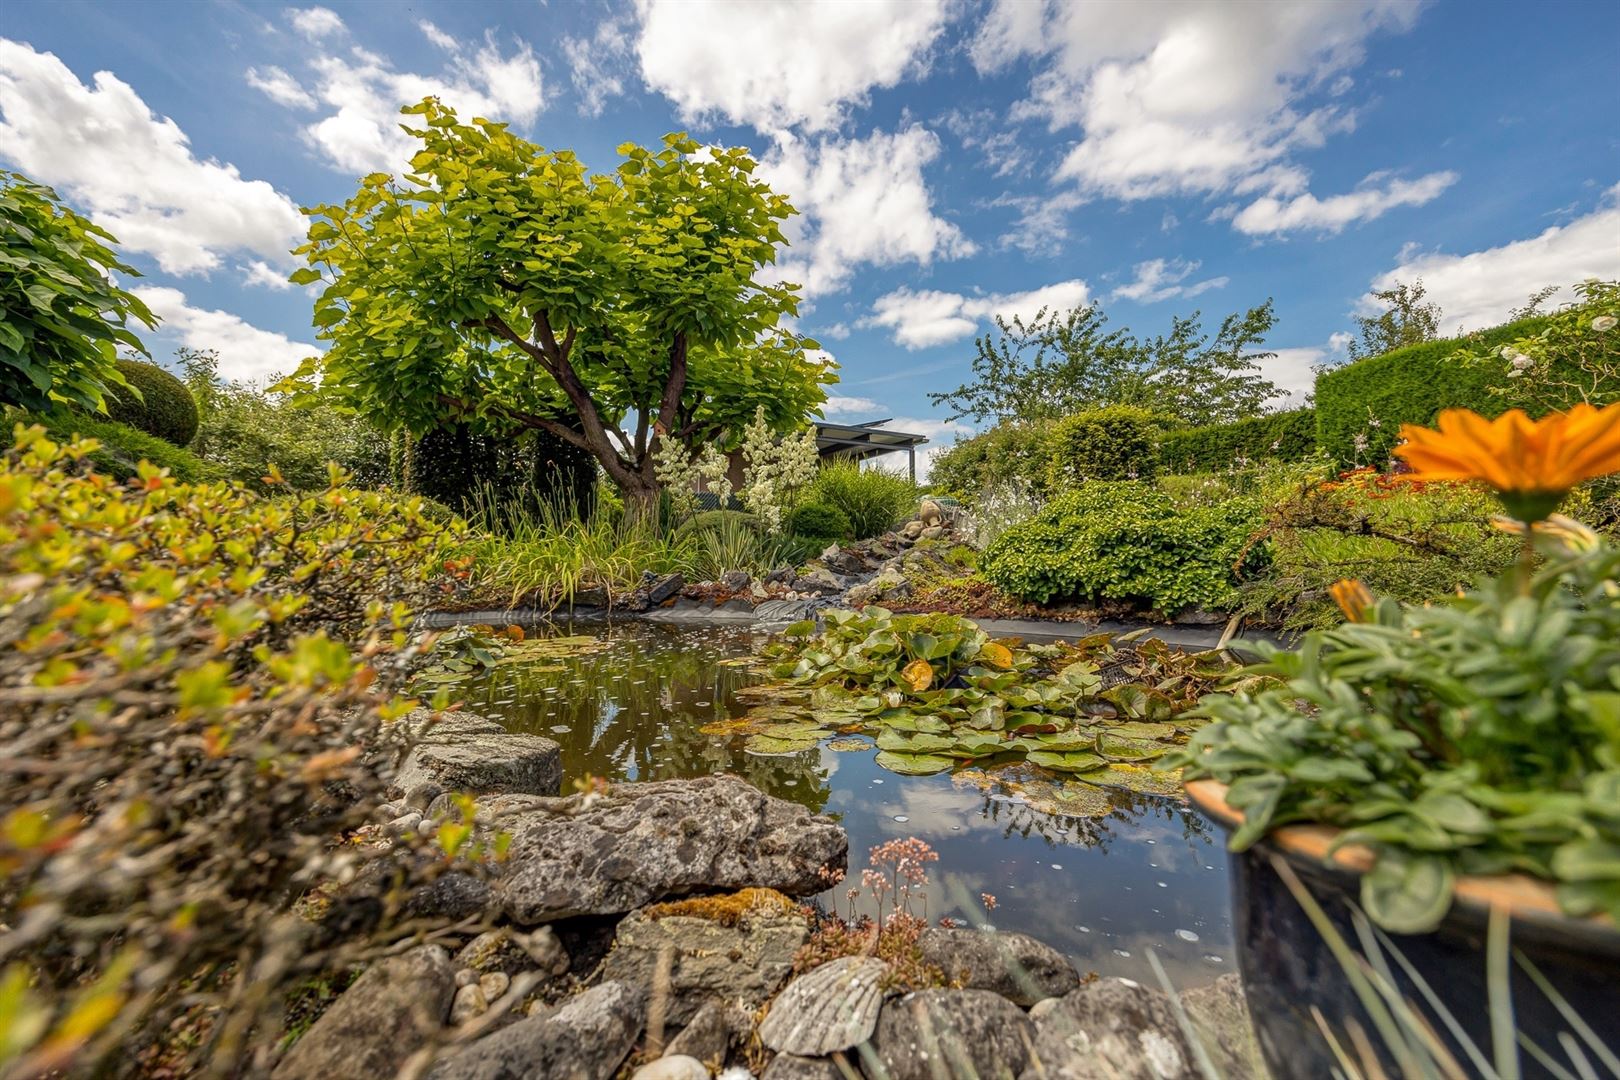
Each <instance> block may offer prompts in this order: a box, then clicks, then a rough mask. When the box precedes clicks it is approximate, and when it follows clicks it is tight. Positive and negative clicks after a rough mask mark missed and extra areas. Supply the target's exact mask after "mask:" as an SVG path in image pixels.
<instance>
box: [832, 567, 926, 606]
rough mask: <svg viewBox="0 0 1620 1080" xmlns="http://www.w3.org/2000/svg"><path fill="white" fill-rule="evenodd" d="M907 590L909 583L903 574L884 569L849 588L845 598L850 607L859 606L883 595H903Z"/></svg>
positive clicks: (873, 601) (881, 597)
mask: <svg viewBox="0 0 1620 1080" xmlns="http://www.w3.org/2000/svg"><path fill="white" fill-rule="evenodd" d="M909 591H910V585H909V583H908V582H907V581H906V576H905V575H904V574H901V573H898V572H891V571H888V570H884V571H881V572H879V574H878V576H877V577H875V578H873V579H872V580H871V581H868V582H865V583H863V584H860V585H856V586H854V587H853V588H851V589H850V590H849V593H848V595H847V596H846V598H845V599H846V602H847V603H848V604H849V606H850V607H853V608H860V607H865V606H866V605H867V604H871V603H875V602H877V601H878V600H881V599H883V598H884V597H890V596H904V595H905V594H906V593H907V592H909Z"/></svg>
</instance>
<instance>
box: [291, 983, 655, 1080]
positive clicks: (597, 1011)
mask: <svg viewBox="0 0 1620 1080" xmlns="http://www.w3.org/2000/svg"><path fill="white" fill-rule="evenodd" d="M646 1020H647V1002H646V999H645V998H644V997H643V996H642V994H641V991H640V990H637V989H636V988H634V987H630V986H625V985H624V984H623V983H613V982H608V983H602V984H601V985H600V986H595V987H592V988H591V989H589V990H587V991H585V992H584V993H583V994H580V995H579V996H578V997H575V998H572V999H570V1000H569V1001H568V1002H566V1003H565V1004H564V1005H563V1006H562V1008H560V1009H557V1010H556V1011H555V1012H547V1013H544V1014H542V1015H539V1016H531V1017H529V1018H528V1019H526V1020H519V1021H518V1022H517V1023H515V1024H512V1025H511V1026H510V1027H506V1028H503V1029H502V1030H500V1031H497V1032H495V1033H494V1034H493V1035H486V1036H484V1037H483V1038H482V1039H479V1040H478V1041H476V1042H474V1043H472V1044H471V1045H469V1046H468V1047H467V1048H466V1049H464V1050H461V1051H459V1052H457V1053H456V1054H454V1055H453V1056H451V1057H447V1058H445V1059H444V1060H443V1061H440V1062H439V1063H438V1064H437V1065H435V1066H434V1067H433V1070H432V1071H431V1072H429V1073H428V1076H429V1078H430V1080H530V1078H538V1077H545V1078H546V1080H608V1078H609V1077H612V1076H615V1075H616V1074H617V1073H618V1070H619V1065H620V1064H621V1063H623V1061H624V1059H625V1058H626V1057H627V1056H628V1055H629V1053H630V1050H631V1048H632V1047H633V1046H634V1045H635V1042H636V1039H637V1038H639V1037H640V1035H641V1029H642V1026H643V1025H644V1024H645V1023H646ZM363 1075H366V1076H369V1075H392V1073H386V1074H384V1073H362V1072H356V1071H354V1070H348V1071H339V1072H334V1073H332V1074H329V1076H328V1077H325V1078H323V1080H331V1077H333V1076H363Z"/></svg>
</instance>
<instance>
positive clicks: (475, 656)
mask: <svg viewBox="0 0 1620 1080" xmlns="http://www.w3.org/2000/svg"><path fill="white" fill-rule="evenodd" d="M612 645H613V643H612V642H611V641H610V640H608V639H607V638H600V637H593V636H592V635H589V634H572V635H568V636H562V637H529V636H528V634H527V633H526V632H525V631H524V629H523V627H521V626H517V625H512V626H506V627H502V628H499V629H497V628H495V627H493V626H489V625H486V624H483V623H479V624H475V625H471V626H458V627H456V628H455V629H453V630H450V631H448V632H447V633H444V634H442V635H440V636H439V637H437V638H436V639H435V640H434V642H433V649H432V651H431V652H430V653H429V654H428V655H429V663H428V666H427V667H425V668H423V670H421V671H420V672H418V673H417V674H416V675H415V676H414V677H413V679H412V681H411V689H412V690H413V691H414V692H416V693H424V692H427V691H430V690H435V689H453V688H456V687H459V686H461V685H463V684H464V683H466V682H467V681H468V680H470V679H472V678H474V677H476V676H478V675H481V674H483V673H485V672H487V671H489V670H491V669H492V668H497V667H503V666H505V665H507V664H540V663H545V662H546V661H559V662H560V661H562V660H566V659H568V658H570V657H575V656H588V655H590V654H591V653H597V652H601V651H603V650H604V649H608V648H611V647H612ZM558 670H561V664H560V663H559V664H558Z"/></svg>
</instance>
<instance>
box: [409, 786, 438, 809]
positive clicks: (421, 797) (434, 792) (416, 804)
mask: <svg viewBox="0 0 1620 1080" xmlns="http://www.w3.org/2000/svg"><path fill="white" fill-rule="evenodd" d="M443 794H444V787H443V786H442V785H440V784H436V783H434V782H433V781H432V780H424V781H422V783H420V784H416V785H414V786H412V788H411V789H410V790H409V791H407V792H406V793H405V807H406V809H408V810H416V811H418V812H420V813H427V808H428V807H430V806H432V805H433V800H434V799H437V798H438V797H439V796H440V795H443Z"/></svg>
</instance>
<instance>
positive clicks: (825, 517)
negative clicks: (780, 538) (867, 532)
mask: <svg viewBox="0 0 1620 1080" xmlns="http://www.w3.org/2000/svg"><path fill="white" fill-rule="evenodd" d="M787 528H788V532H789V533H790V534H791V535H793V536H801V537H804V538H805V539H806V540H812V541H816V542H818V543H820V544H821V546H823V547H825V546H826V545H827V544H831V543H836V542H839V541H843V540H850V539H853V538H854V536H855V526H854V524H853V523H851V522H850V520H849V515H848V514H846V513H844V512H843V511H842V510H840V509H838V508H837V507H836V506H828V505H827V504H826V503H817V502H802V503H800V504H799V505H798V506H795V507H794V508H793V509H792V510H791V511H790V512H789V513H788V519H787Z"/></svg>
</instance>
